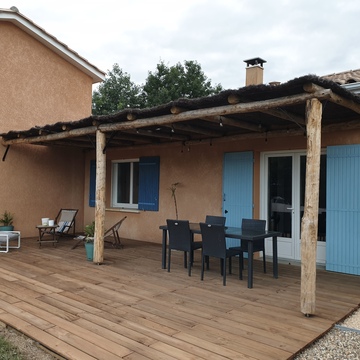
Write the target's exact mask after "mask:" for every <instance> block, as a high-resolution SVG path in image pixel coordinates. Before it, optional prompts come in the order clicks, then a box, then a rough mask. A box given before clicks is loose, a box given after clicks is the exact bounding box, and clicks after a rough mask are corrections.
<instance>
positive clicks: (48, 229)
mask: <svg viewBox="0 0 360 360" xmlns="http://www.w3.org/2000/svg"><path fill="white" fill-rule="evenodd" d="M57 227H58V225H57V224H54V225H52V226H50V225H37V226H36V228H37V229H38V230H39V240H38V241H39V247H41V244H42V243H44V242H51V243H53V244H56V243H57V240H56V237H55V229H56V228H57ZM45 235H49V236H50V239H49V240H43V238H44V236H45Z"/></svg>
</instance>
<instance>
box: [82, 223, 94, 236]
mask: <svg viewBox="0 0 360 360" xmlns="http://www.w3.org/2000/svg"><path fill="white" fill-rule="evenodd" d="M84 233H85V235H86V238H88V237H91V238H93V237H94V234H95V221H93V222H92V223H91V224H88V225H86V226H85V229H84Z"/></svg>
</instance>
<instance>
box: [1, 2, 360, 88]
mask: <svg viewBox="0 0 360 360" xmlns="http://www.w3.org/2000/svg"><path fill="white" fill-rule="evenodd" d="M9 1H11V2H9ZM11 6H16V7H17V8H18V9H19V11H20V12H21V13H22V14H23V15H25V16H26V17H28V18H30V19H31V20H32V21H33V22H35V23H36V24H37V25H39V26H40V27H42V28H43V29H45V30H46V31H47V32H48V33H50V34H51V35H53V36H55V37H56V38H58V39H59V40H60V41H62V42H64V43H65V44H66V45H68V46H69V47H70V48H71V49H72V50H75V51H76V52H78V53H79V54H80V55H81V56H83V57H84V58H86V59H87V60H88V61H89V62H90V63H92V64H93V65H95V66H97V67H98V68H99V69H101V70H103V71H105V72H108V71H109V70H111V69H112V67H113V65H114V64H115V63H118V64H119V66H120V68H121V69H122V70H123V71H124V72H127V73H128V74H129V75H130V77H131V80H132V81H133V82H135V83H137V84H143V83H144V82H145V80H146V78H147V75H148V72H149V71H155V69H156V65H157V64H158V63H159V62H160V61H164V62H165V64H167V65H168V66H172V65H175V64H176V63H178V62H181V63H183V62H184V60H196V61H197V62H198V63H199V64H200V65H201V67H202V70H203V71H204V73H205V75H206V76H207V77H208V78H209V79H210V80H211V81H212V84H213V85H215V84H219V83H220V84H221V85H222V86H223V87H224V88H225V89H236V88H239V87H242V86H244V84H245V67H246V64H245V63H244V62H243V60H246V59H250V58H254V57H260V58H262V59H264V60H266V61H267V63H266V64H264V82H265V83H268V82H271V81H280V82H286V81H288V80H291V79H294V78H295V77H298V76H302V75H308V74H315V75H319V76H321V75H327V74H332V73H336V72H342V71H346V70H356V69H359V68H360V64H359V62H360V46H359V33H360V31H359V19H360V1H359V0H318V1H315V0H252V1H250V0H177V1H176V0H152V1H149V0H101V1H98V0H97V1H94V0H88V1H82V0H71V1H69V0H61V1H60V0H59V1H58V0H6V1H3V0H0V7H1V8H10V7H11Z"/></svg>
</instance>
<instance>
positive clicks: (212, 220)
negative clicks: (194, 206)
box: [205, 215, 226, 226]
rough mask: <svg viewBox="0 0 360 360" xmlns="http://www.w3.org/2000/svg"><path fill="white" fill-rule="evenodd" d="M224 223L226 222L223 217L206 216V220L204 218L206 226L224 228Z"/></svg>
mask: <svg viewBox="0 0 360 360" xmlns="http://www.w3.org/2000/svg"><path fill="white" fill-rule="evenodd" d="M225 222H226V217H225V216H215V215H206V218H205V223H206V224H212V225H223V226H225Z"/></svg>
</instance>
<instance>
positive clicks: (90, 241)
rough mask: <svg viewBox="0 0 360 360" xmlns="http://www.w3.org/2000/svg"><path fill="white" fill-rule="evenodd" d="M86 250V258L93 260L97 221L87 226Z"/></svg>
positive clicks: (85, 230)
mask: <svg viewBox="0 0 360 360" xmlns="http://www.w3.org/2000/svg"><path fill="white" fill-rule="evenodd" d="M84 232H85V250H86V259H87V260H89V261H92V260H93V255H94V234H95V221H93V222H92V223H91V224H88V225H86V226H85V229H84Z"/></svg>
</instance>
